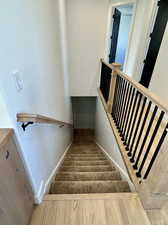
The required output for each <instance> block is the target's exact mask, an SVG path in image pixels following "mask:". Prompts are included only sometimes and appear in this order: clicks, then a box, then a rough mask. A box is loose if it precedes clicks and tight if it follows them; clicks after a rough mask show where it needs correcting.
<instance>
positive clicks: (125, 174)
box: [95, 141, 135, 192]
mask: <svg viewBox="0 0 168 225" xmlns="http://www.w3.org/2000/svg"><path fill="white" fill-rule="evenodd" d="M95 142H96V144H97V145H98V146H99V148H100V149H101V150H102V151H103V152H104V154H105V155H106V156H107V158H108V159H109V160H110V161H111V162H112V163H113V164H114V165H115V166H116V167H117V169H118V170H119V171H120V174H121V177H122V178H123V180H126V181H127V182H128V184H129V186H130V189H131V191H132V192H134V191H135V187H134V184H133V183H132V182H131V179H130V177H129V175H128V174H127V173H126V172H125V171H124V170H123V169H122V168H121V167H120V166H119V165H118V163H117V162H116V161H115V160H114V159H113V158H112V157H111V156H110V155H109V153H108V152H107V151H106V150H105V149H104V148H103V147H102V146H101V145H100V144H99V143H98V142H97V141H95Z"/></svg>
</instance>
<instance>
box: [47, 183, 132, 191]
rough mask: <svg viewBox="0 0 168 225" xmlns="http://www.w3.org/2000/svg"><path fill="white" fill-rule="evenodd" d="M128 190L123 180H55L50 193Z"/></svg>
mask: <svg viewBox="0 0 168 225" xmlns="http://www.w3.org/2000/svg"><path fill="white" fill-rule="evenodd" d="M129 191H130V190H129V187H128V184H127V183H126V182H124V181H102V182H99V181H90V182H87V181H83V182H80V181H77V182H55V183H54V184H53V185H52V187H51V193H53V194H77V193H79V194H82V193H114V192H129Z"/></svg>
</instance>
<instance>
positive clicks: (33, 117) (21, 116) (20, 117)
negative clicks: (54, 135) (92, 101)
mask: <svg viewBox="0 0 168 225" xmlns="http://www.w3.org/2000/svg"><path fill="white" fill-rule="evenodd" d="M17 122H23V123H25V122H33V123H45V124H57V125H59V126H68V127H71V126H72V124H71V123H67V122H63V121H60V120H56V119H53V118H50V117H47V116H43V115H39V114H31V113H17Z"/></svg>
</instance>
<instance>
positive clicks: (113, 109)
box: [112, 76, 119, 123]
mask: <svg viewBox="0 0 168 225" xmlns="http://www.w3.org/2000/svg"><path fill="white" fill-rule="evenodd" d="M118 88H119V80H118V76H117V77H116V85H115V92H114V101H113V106H112V116H113V119H114V122H115V123H116V116H115V113H116V107H117V98H118Z"/></svg>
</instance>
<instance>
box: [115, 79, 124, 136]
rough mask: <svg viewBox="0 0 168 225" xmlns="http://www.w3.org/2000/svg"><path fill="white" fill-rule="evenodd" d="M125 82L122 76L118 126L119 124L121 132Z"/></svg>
mask: <svg viewBox="0 0 168 225" xmlns="http://www.w3.org/2000/svg"><path fill="white" fill-rule="evenodd" d="M124 84H125V80H124V79H123V78H121V93H120V106H119V115H118V126H117V129H118V131H119V132H120V119H121V109H122V101H123V90H124Z"/></svg>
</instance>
